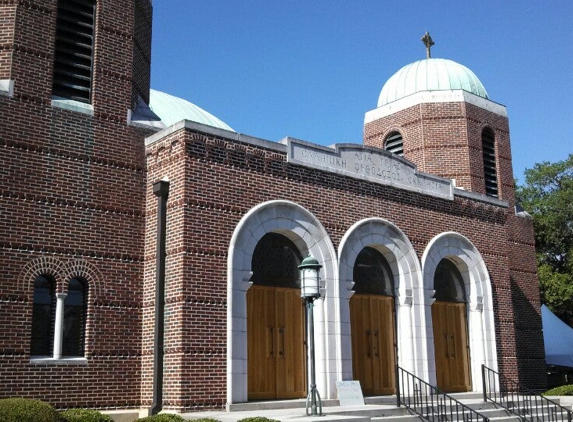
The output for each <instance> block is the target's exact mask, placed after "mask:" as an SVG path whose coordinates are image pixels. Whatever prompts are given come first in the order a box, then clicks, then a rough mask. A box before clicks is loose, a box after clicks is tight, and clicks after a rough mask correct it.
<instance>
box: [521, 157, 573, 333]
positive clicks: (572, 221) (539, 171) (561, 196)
mask: <svg viewBox="0 0 573 422" xmlns="http://www.w3.org/2000/svg"><path fill="white" fill-rule="evenodd" d="M517 199H518V202H520V203H521V206H522V207H523V208H524V209H525V210H526V211H528V212H529V213H530V214H531V215H532V216H533V224H534V227H535V246H536V249H537V259H538V272H539V283H540V289H541V300H542V301H543V303H545V304H546V305H547V306H548V307H549V308H550V309H551V310H552V311H553V312H554V313H555V314H556V315H557V316H559V317H560V318H561V319H562V320H564V321H566V322H568V323H569V325H572V326H573V154H571V155H569V157H568V158H567V159H565V160H563V161H558V162H556V163H549V162H543V163H538V164H536V165H535V166H534V167H533V168H531V169H527V170H525V185H524V186H518V189H517Z"/></svg>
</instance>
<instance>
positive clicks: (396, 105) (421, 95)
mask: <svg viewBox="0 0 573 422" xmlns="http://www.w3.org/2000/svg"><path fill="white" fill-rule="evenodd" d="M458 102H466V103H469V104H472V105H475V106H476V107H479V108H483V109H484V110H487V111H490V112H492V113H494V114H497V115H499V116H502V117H507V109H506V107H505V106H504V105H502V104H499V103H496V102H495V101H492V100H489V99H487V98H483V97H480V96H479V95H475V94H472V93H471V92H468V91H464V90H463V89H455V90H441V91H420V92H416V93H415V94H412V95H408V96H407V97H404V98H400V99H399V100H396V101H393V102H391V103H388V104H386V105H383V106H382V107H378V108H375V109H374V110H370V111H367V112H366V114H365V116H364V124H366V123H370V122H373V121H374V120H378V119H381V118H383V117H387V116H390V115H391V114H394V113H397V112H399V111H402V110H405V109H407V108H410V107H413V106H416V105H419V104H432V103H458Z"/></svg>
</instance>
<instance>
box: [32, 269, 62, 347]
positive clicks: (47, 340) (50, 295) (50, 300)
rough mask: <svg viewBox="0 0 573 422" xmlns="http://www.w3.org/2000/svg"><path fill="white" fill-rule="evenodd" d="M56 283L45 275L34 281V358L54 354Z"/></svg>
mask: <svg viewBox="0 0 573 422" xmlns="http://www.w3.org/2000/svg"><path fill="white" fill-rule="evenodd" d="M54 293H55V287H54V282H53V280H51V279H50V278H48V277H47V276H44V275H40V276H38V277H36V279H35V280H34V307H33V310H32V342H31V347H30V349H31V350H30V354H31V355H32V356H49V355H51V354H52V347H53V340H54V314H55V310H56V296H55V294H54Z"/></svg>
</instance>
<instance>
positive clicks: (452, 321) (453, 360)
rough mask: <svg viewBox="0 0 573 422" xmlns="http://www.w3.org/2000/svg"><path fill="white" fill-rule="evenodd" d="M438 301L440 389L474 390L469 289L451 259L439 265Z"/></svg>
mask: <svg viewBox="0 0 573 422" xmlns="http://www.w3.org/2000/svg"><path fill="white" fill-rule="evenodd" d="M434 288H435V290H436V302H434V304H433V305H432V323H433V331H434V351H435V362H436V378H437V384H438V388H440V389H441V390H442V391H445V392H452V393H453V392H461V391H469V390H471V380H470V362H469V346H468V331H467V326H468V323H467V310H466V309H467V308H466V303H465V302H466V299H465V297H466V296H465V289H464V284H463V279H462V276H461V274H460V271H459V270H458V268H457V267H456V266H455V264H454V263H453V262H451V261H449V260H448V259H443V260H442V261H441V262H440V263H439V264H438V266H437V268H436V274H435V277H434Z"/></svg>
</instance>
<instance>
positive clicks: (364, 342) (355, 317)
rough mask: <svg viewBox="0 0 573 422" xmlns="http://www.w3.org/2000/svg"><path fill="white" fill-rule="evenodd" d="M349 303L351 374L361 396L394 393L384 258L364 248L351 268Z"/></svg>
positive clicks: (388, 275)
mask: <svg viewBox="0 0 573 422" xmlns="http://www.w3.org/2000/svg"><path fill="white" fill-rule="evenodd" d="M354 283H355V285H354V291H355V293H354V295H353V296H352V298H351V299H350V324H351V333H352V372H353V375H354V379H356V380H359V381H360V385H361V387H362V391H363V393H364V394H365V395H368V396H372V395H385V394H394V393H395V392H396V382H395V375H394V374H395V370H394V366H395V364H396V352H395V350H396V336H395V328H394V327H395V317H394V297H393V296H392V293H393V283H392V273H391V271H390V267H389V265H388V263H387V261H386V259H385V258H384V256H383V255H382V254H381V253H380V252H379V251H377V250H376V249H374V248H371V247H366V248H364V249H363V250H362V251H361V252H360V254H358V257H357V258H356V263H355V264H354Z"/></svg>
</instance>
